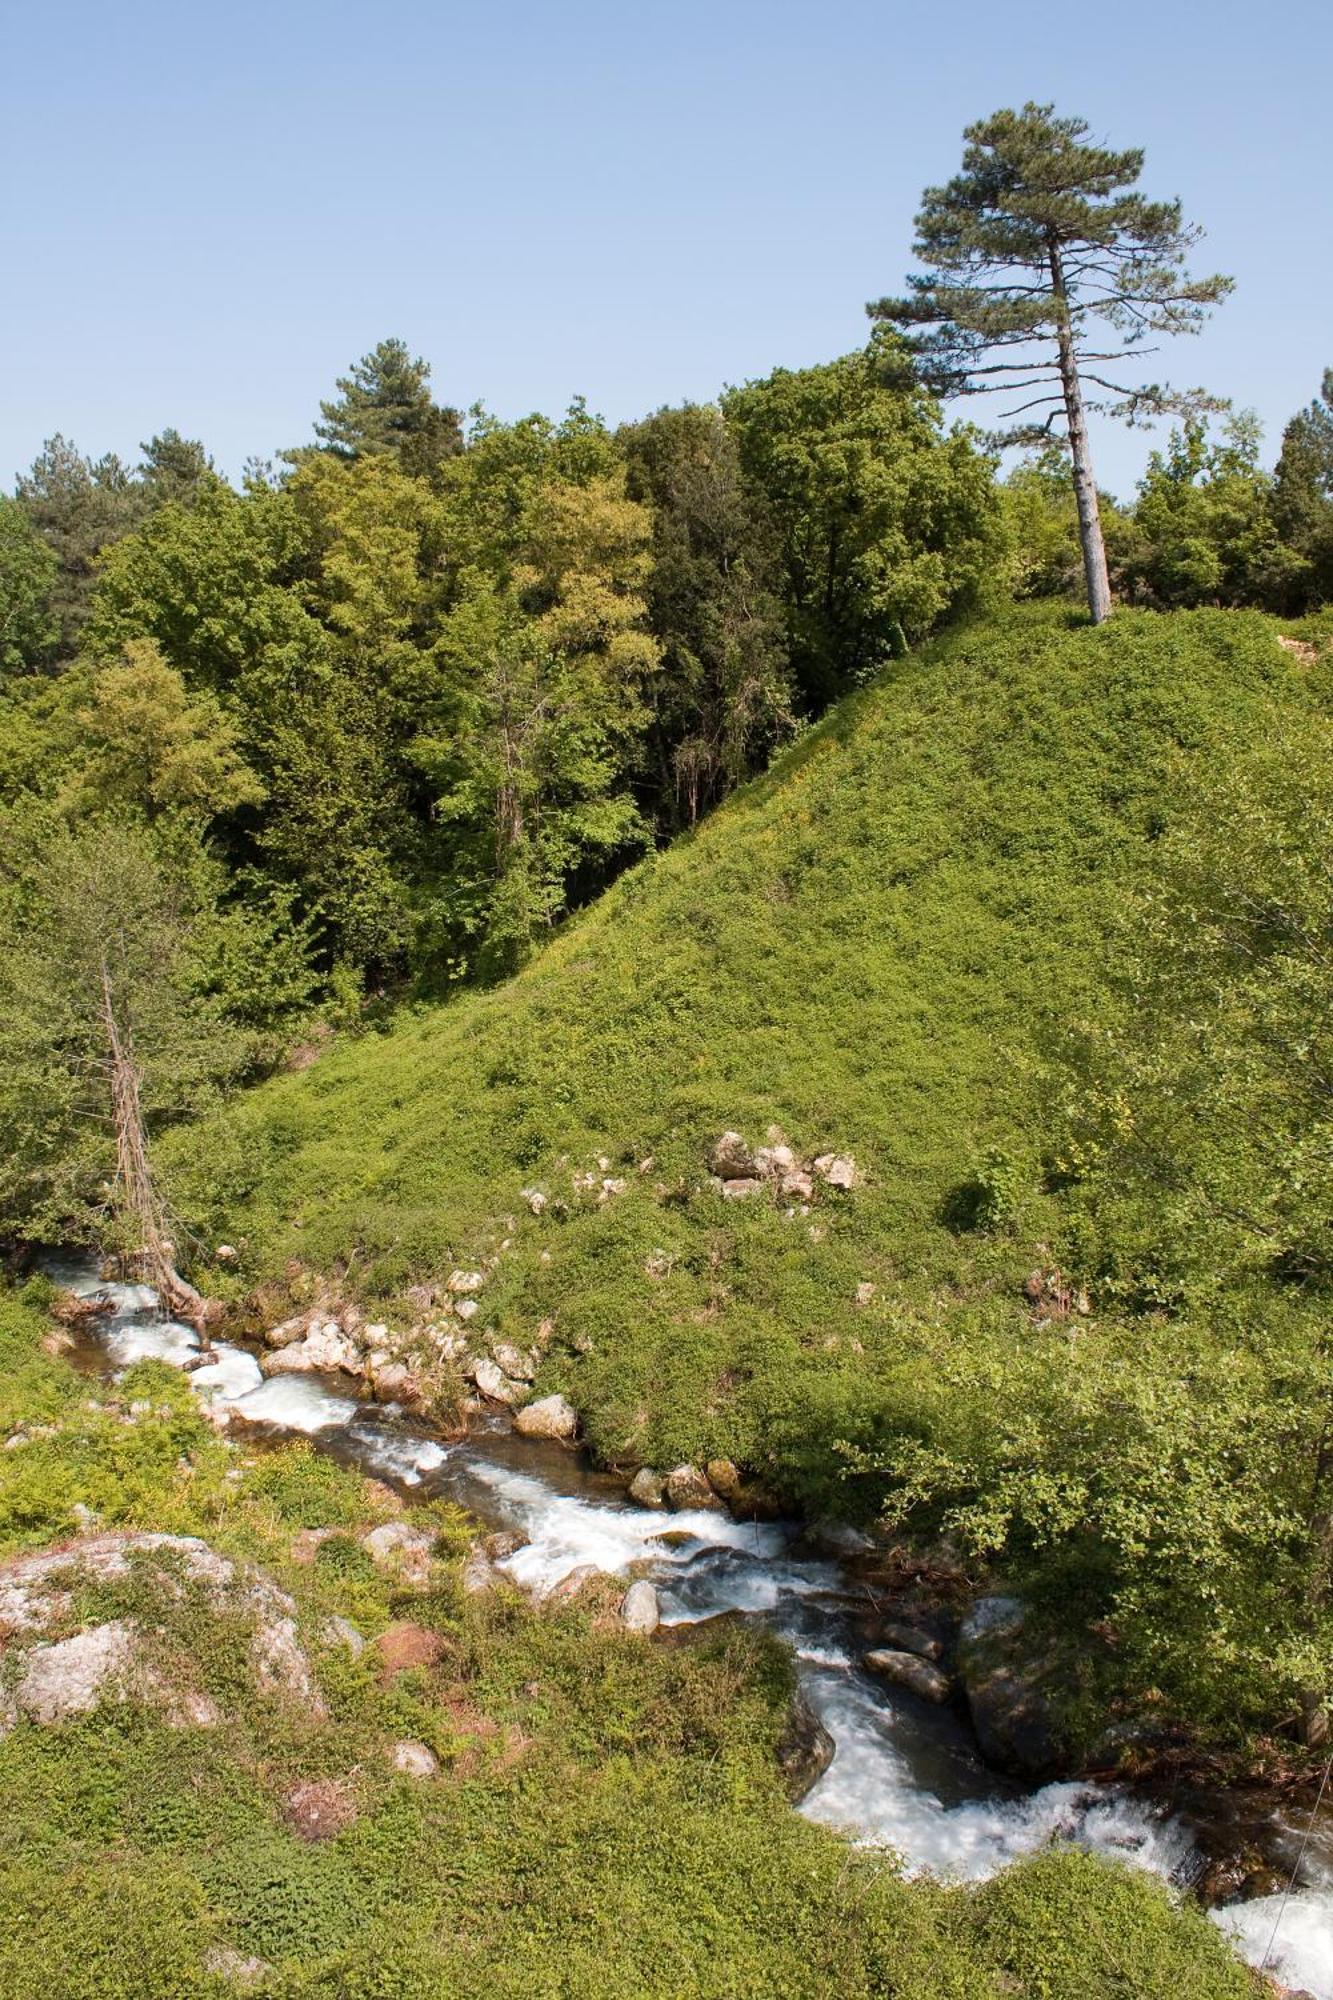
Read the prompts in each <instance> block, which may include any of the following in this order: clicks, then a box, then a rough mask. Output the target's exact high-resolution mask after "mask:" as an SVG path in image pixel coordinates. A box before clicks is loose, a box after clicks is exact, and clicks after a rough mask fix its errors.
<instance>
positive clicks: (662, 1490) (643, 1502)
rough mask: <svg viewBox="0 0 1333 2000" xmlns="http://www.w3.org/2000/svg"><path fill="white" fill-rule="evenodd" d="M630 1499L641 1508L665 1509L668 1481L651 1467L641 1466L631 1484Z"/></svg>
mask: <svg viewBox="0 0 1333 2000" xmlns="http://www.w3.org/2000/svg"><path fill="white" fill-rule="evenodd" d="M629 1497H630V1499H631V1500H633V1501H634V1502H635V1504H636V1505H637V1506H640V1507H665V1506H666V1481H665V1480H664V1479H663V1477H662V1475H661V1473H660V1472H654V1471H653V1469H652V1467H651V1466H649V1465H645V1466H641V1467H640V1469H639V1471H638V1472H636V1473H635V1475H634V1477H633V1479H631V1481H630V1483H629Z"/></svg>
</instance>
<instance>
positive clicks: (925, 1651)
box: [879, 1618, 944, 1660]
mask: <svg viewBox="0 0 1333 2000" xmlns="http://www.w3.org/2000/svg"><path fill="white" fill-rule="evenodd" d="M879 1636H880V1640H881V1642H882V1643H883V1644H884V1645H885V1646H892V1647H894V1648H896V1650H897V1651H898V1652H900V1653H915V1654H916V1655H917V1657H918V1659H922V1660H938V1659H939V1657H940V1655H941V1653H942V1652H943V1651H944V1648H943V1646H942V1645H941V1644H940V1642H939V1640H938V1639H936V1638H933V1637H932V1636H931V1634H930V1633H929V1632H923V1631H921V1629H920V1627H919V1626H916V1625H902V1624H899V1622H898V1621H897V1619H894V1618H887V1619H885V1621H884V1623H883V1624H882V1625H881V1626H880V1628H879Z"/></svg>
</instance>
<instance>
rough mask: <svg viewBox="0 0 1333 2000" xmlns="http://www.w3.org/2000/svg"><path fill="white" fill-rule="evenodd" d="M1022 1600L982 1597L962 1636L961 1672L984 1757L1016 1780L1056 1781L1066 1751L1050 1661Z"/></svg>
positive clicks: (959, 1664)
mask: <svg viewBox="0 0 1333 2000" xmlns="http://www.w3.org/2000/svg"><path fill="white" fill-rule="evenodd" d="M1026 1624H1027V1611H1026V1607H1025V1605H1024V1604H1023V1603H1022V1601H1021V1600H1020V1599H1019V1598H1016V1597H979V1598H978V1599H977V1601H976V1603H975V1604H974V1605H973V1606H972V1608H971V1610H970V1611H969V1612H968V1614H967V1616H966V1617H965V1618H964V1620H963V1623H962V1626H961V1627H960V1629H959V1633H958V1672H959V1676H960V1678H961V1680H962V1683H963V1690H964V1693H965V1694H966V1696H967V1705H968V1708H969V1710H970V1712H971V1716H972V1726H973V1728H974V1729H975V1730H976V1733H977V1741H978V1743H979V1744H980V1745H981V1750H982V1754H983V1756H984V1757H985V1758H986V1760H987V1761H988V1762H989V1763H991V1764H994V1765H995V1766H996V1767H997V1768H998V1769H999V1770H1002V1771H1008V1772H1011V1773H1012V1774H1013V1775H1014V1776H1016V1777H1021V1778H1033V1779H1041V1778H1048V1777H1050V1776H1051V1775H1052V1774H1053V1773H1054V1772H1055V1771H1057V1770H1058V1769H1059V1767H1060V1763H1061V1746H1060V1743H1059V1740H1058V1737H1057V1734H1056V1729H1055V1723H1054V1719H1053V1716H1052V1713H1051V1707H1050V1703H1049V1701H1048V1700H1047V1696H1046V1692H1045V1689H1044V1687H1043V1685H1042V1679H1043V1675H1042V1668H1043V1666H1044V1664H1045V1662H1044V1661H1042V1660H1040V1659H1038V1658H1037V1657H1035V1655H1034V1651H1033V1648H1032V1645H1031V1642H1030V1640H1029V1639H1028V1636H1027V1633H1026Z"/></svg>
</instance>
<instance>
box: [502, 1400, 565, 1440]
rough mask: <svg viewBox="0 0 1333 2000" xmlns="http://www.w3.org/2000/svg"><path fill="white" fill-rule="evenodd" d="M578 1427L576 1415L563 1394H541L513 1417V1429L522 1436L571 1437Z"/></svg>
mask: <svg viewBox="0 0 1333 2000" xmlns="http://www.w3.org/2000/svg"><path fill="white" fill-rule="evenodd" d="M578 1427H579V1420H578V1415H577V1413H576V1412H575V1410H574V1408H573V1406H572V1405H571V1404H570V1403H567V1402H566V1401H565V1398H564V1397H563V1396H543V1397H542V1399H541V1401H540V1402H538V1403H529V1404H528V1405H527V1407H526V1409H522V1410H520V1411H519V1413H518V1415H517V1416H516V1417H515V1418H514V1429H515V1430H516V1431H518V1432H520V1433H521V1434H522V1436H524V1437H540V1438H572V1437H573V1435H574V1433H575V1431H576V1430H577V1429H578Z"/></svg>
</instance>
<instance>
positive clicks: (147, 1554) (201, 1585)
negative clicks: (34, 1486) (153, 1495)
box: [0, 1532, 325, 1728]
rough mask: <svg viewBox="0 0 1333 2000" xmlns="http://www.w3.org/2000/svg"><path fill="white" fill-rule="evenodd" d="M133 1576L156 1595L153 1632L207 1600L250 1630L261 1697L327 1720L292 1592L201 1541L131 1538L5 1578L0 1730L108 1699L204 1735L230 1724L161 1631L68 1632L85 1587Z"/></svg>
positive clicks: (11, 1571)
mask: <svg viewBox="0 0 1333 2000" xmlns="http://www.w3.org/2000/svg"><path fill="white" fill-rule="evenodd" d="M131 1574H133V1575H134V1578H135V1581H136V1585H137V1586H139V1587H140V1588H143V1587H145V1586H148V1587H150V1588H155V1589H156V1590H157V1591H159V1592H160V1596H161V1601H162V1614H163V1615H162V1618H161V1620H158V1619H157V1618H155V1619H154V1620H153V1621H152V1624H153V1627H154V1628H155V1627H156V1626H157V1625H158V1624H159V1623H162V1624H164V1625H166V1626H168V1627H169V1625H170V1614H171V1610H172V1607H173V1605H174V1604H176V1603H177V1602H179V1600H180V1598H181V1596H182V1593H183V1591H184V1589H186V1588H187V1587H190V1586H193V1587H196V1588H198V1589H199V1590H201V1591H202V1592H203V1594H204V1597H205V1599H206V1601H207V1603H208V1605H209V1607H210V1610H211V1611H213V1612H214V1613H216V1614H217V1615H218V1616H219V1617H232V1618H236V1619H239V1620H242V1621H243V1622H244V1624H245V1625H246V1626H247V1627H248V1629H249V1662H250V1671H251V1674H252V1677H253V1681H254V1686H255V1689H256V1691H257V1692H258V1693H260V1694H269V1695H273V1696H275V1697H277V1698H280V1699H283V1700H286V1701H289V1702H290V1703H291V1704H292V1705H293V1706H294V1707H295V1708H297V1709H298V1710H299V1711H300V1712H301V1713H302V1714H304V1715H306V1716H308V1717H311V1718H313V1719H316V1720H318V1719H322V1718H323V1716H324V1714H325V1708H324V1700H323V1696H322V1695H321V1693H320V1690H319V1686H318V1683H317V1681H316V1679H315V1675H314V1671H313V1668H312V1666H311V1664H310V1661H309V1659H308V1658H307V1656H306V1653H305V1650H304V1648H303V1646H302V1644H301V1640H300V1635H299V1632H298V1629H297V1622H296V1606H295V1605H294V1604H293V1602H292V1600H291V1598H290V1597H288V1596H287V1594H286V1592H285V1591H282V1590H280V1589H279V1588H278V1586H277V1585H276V1584H275V1583H273V1582H272V1580H271V1579H270V1578H268V1577H266V1576H264V1575H263V1573H262V1572H261V1571H259V1570H257V1569H254V1568H252V1567H251V1566H250V1565H248V1564H242V1563H235V1562H233V1561H232V1560H231V1558H230V1557H228V1556H223V1555H219V1554H218V1552H217V1551H216V1550H215V1549H212V1548H210V1547H209V1545H208V1544H207V1543H206V1542H204V1541H201V1540H199V1539H198V1537H196V1536H193V1535H160V1534H136V1533H131V1532H125V1533H118V1534H105V1535H97V1536H93V1537H90V1538H88V1539H87V1540H85V1541H82V1542H80V1543H78V1544H77V1546H75V1547H73V1548H69V1549H57V1550H54V1551H51V1552H50V1553H47V1554H43V1555H35V1556H25V1557H22V1558H20V1559H19V1560H18V1561H15V1562H11V1563H9V1564H7V1565H6V1566H5V1567H4V1569H3V1570H0V1655H3V1656H4V1669H5V1670H4V1674H3V1680H4V1683H5V1685H6V1686H7V1689H8V1693H7V1695H6V1697H5V1705H4V1711H3V1713H0V1728H3V1727H5V1726H6V1725H12V1724H13V1723H14V1722H15V1721H16V1720H17V1719H18V1717H19V1716H26V1717H28V1718H29V1719H30V1720H31V1721H33V1722H38V1723H42V1724H49V1723H56V1722H61V1721H63V1720H65V1719H66V1718H67V1717H69V1716H74V1715H86V1714H87V1713H89V1711H90V1710H92V1709H94V1708H96V1707H97V1706H98V1704H99V1703H100V1702H103V1701H137V1702H141V1703H143V1704H144V1705H145V1706H148V1707H153V1708H156V1709H158V1710H160V1711H162V1712H164V1713H165V1714H166V1716H167V1719H168V1720H169V1721H170V1722H172V1723H173V1724H175V1725H177V1726H181V1727H185V1726H190V1725H193V1726H196V1727H200V1728H208V1727H212V1726H213V1725H214V1724H215V1723H217V1722H219V1721H220V1720H221V1719H222V1717H221V1712H220V1710H219V1709H218V1708H217V1705H216V1703H215V1702H214V1701H213V1700H212V1698H211V1696H209V1694H208V1693H207V1692H206V1690H205V1689H204V1687H203V1686H202V1683H201V1675H200V1674H199V1673H198V1672H196V1671H195V1663H194V1662H193V1661H191V1660H190V1659H189V1658H188V1657H177V1656H176V1654H175V1653H174V1652H173V1654H172V1658H171V1663H170V1666H169V1667H168V1666H167V1665H164V1663H163V1659H162V1658H161V1657H160V1649H159V1647H158V1645H157V1643H156V1640H157V1632H156V1630H155V1629H152V1630H150V1629H146V1628H145V1627H142V1626H141V1625H140V1624H139V1623H138V1622H136V1620H135V1619H133V1618H130V1617H121V1618H112V1619H104V1620H100V1621H98V1622H96V1623H91V1622H90V1623H86V1624H84V1625H82V1626H80V1628H79V1629H78V1630H76V1631H74V1632H69V1631H67V1630H65V1629H64V1628H66V1627H67V1626H68V1625H69V1624H70V1623H71V1621H72V1620H73V1618H74V1616H75V1605H76V1596H75V1593H76V1591H77V1590H78V1589H79V1588H80V1587H86V1586H87V1585H88V1584H93V1583H101V1584H106V1583H117V1582H123V1581H126V1580H128V1579H129V1578H130V1576H131Z"/></svg>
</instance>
